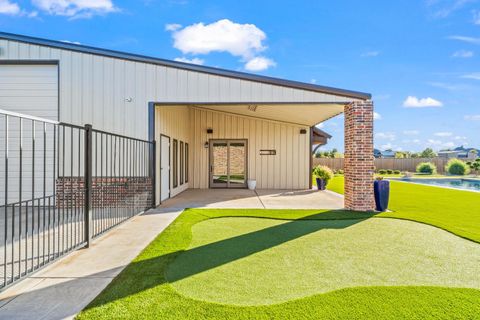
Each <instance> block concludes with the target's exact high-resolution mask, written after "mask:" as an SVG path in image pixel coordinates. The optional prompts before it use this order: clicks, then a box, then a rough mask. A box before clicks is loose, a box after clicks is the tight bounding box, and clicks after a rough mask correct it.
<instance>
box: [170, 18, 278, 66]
mask: <svg viewBox="0 0 480 320" xmlns="http://www.w3.org/2000/svg"><path fill="white" fill-rule="evenodd" d="M166 29H167V30H168V31H171V32H172V37H173V40H174V44H173V46H174V47H175V48H176V49H178V50H180V51H181V52H182V53H183V54H193V55H199V54H209V53H211V52H228V53H230V54H231V55H233V56H235V57H240V58H241V61H242V62H244V63H245V69H247V70H250V71H261V70H265V69H267V68H269V67H273V66H275V65H276V64H275V62H274V61H273V60H272V59H269V58H267V57H263V56H260V55H259V54H260V52H262V51H264V50H265V49H266V48H267V47H266V46H265V45H264V43H263V42H264V41H265V40H266V38H267V36H266V34H265V32H263V31H262V30H260V29H259V28H258V27H257V26H255V25H254V24H240V23H235V22H232V21H230V20H228V19H223V20H219V21H216V22H213V23H210V24H204V23H202V22H200V23H195V24H192V25H190V26H186V27H183V28H182V27H181V26H179V25H176V24H171V25H167V26H166Z"/></svg>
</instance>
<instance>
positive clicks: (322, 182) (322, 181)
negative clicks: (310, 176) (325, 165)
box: [315, 178, 327, 190]
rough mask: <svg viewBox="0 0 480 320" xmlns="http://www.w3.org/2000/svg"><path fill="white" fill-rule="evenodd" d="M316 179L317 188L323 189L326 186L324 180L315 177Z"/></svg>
mask: <svg viewBox="0 0 480 320" xmlns="http://www.w3.org/2000/svg"><path fill="white" fill-rule="evenodd" d="M315 179H316V180H317V188H318V190H325V188H326V187H327V184H326V183H325V180H323V179H320V178H315Z"/></svg>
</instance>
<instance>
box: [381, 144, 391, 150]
mask: <svg viewBox="0 0 480 320" xmlns="http://www.w3.org/2000/svg"><path fill="white" fill-rule="evenodd" d="M380 149H383V150H391V149H393V145H392V144H391V143H386V144H382V145H381V146H380Z"/></svg>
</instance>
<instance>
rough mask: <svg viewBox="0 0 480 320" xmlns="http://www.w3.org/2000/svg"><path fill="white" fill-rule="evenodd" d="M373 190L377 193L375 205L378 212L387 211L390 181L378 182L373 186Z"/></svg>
mask: <svg viewBox="0 0 480 320" xmlns="http://www.w3.org/2000/svg"><path fill="white" fill-rule="evenodd" d="M373 190H374V193H375V205H376V209H377V211H380V212H384V211H387V209H388V200H389V198H390V181H387V180H376V181H375V182H374V185H373Z"/></svg>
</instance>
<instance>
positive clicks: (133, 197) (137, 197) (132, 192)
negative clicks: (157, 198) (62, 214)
mask: <svg viewBox="0 0 480 320" xmlns="http://www.w3.org/2000/svg"><path fill="white" fill-rule="evenodd" d="M84 181H85V180H84V178H83V177H65V178H58V179H57V180H56V202H57V208H63V207H66V208H69V207H72V208H83V205H84V202H83V200H84V196H85V189H84ZM151 197H152V180H151V178H149V177H114V178H96V177H93V178H92V207H93V208H101V207H113V206H115V207H118V208H131V207H134V206H135V207H137V208H138V207H143V208H148V207H150V205H151V201H152V200H151V199H152V198H151Z"/></svg>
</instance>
